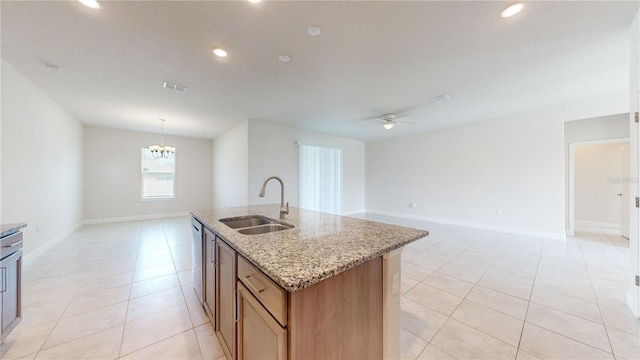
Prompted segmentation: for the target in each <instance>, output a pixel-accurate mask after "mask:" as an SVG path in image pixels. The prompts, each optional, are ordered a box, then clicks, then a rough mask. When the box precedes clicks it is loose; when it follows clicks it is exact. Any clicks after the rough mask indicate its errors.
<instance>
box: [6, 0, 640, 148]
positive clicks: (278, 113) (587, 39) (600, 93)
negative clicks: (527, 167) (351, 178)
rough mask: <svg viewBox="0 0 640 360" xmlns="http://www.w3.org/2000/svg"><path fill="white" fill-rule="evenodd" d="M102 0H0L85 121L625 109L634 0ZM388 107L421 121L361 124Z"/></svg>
mask: <svg viewBox="0 0 640 360" xmlns="http://www.w3.org/2000/svg"><path fill="white" fill-rule="evenodd" d="M102 3H103V5H104V6H103V8H102V9H101V10H92V9H89V8H86V7H84V6H83V5H81V4H80V3H78V2H76V1H30V2H26V1H5V0H3V1H1V2H0V6H1V9H0V14H1V17H2V18H1V20H2V22H1V26H2V29H1V30H2V33H1V36H2V49H1V50H2V57H3V58H5V59H6V60H7V61H8V62H9V63H11V64H12V65H14V66H15V67H16V68H17V69H18V70H19V71H21V72H22V73H23V74H25V75H26V76H27V77H28V78H29V79H31V80H32V81H33V82H35V83H36V84H37V85H38V86H40V87H41V88H42V89H43V90H44V91H45V92H47V93H48V94H49V95H50V96H51V97H52V98H54V99H55V100H56V101H58V102H59V103H60V104H61V105H62V106H63V107H64V108H66V109H67V110H68V111H69V112H70V113H71V114H73V115H74V116H76V117H77V118H78V119H79V120H80V121H82V122H83V123H86V124H95V125H100V126H108V127H117V128H126V129H132V130H142V131H150V132H158V131H159V125H160V124H159V122H158V118H164V119H167V122H166V124H165V127H166V132H167V133H171V134H176V135H186V136H194V137H203V138H214V137H216V136H217V135H219V134H221V133H222V132H224V131H226V130H228V129H229V128H230V127H232V126H233V125H234V124H236V123H239V122H241V121H244V120H247V119H262V120H267V121H272V122H277V123H281V124H285V125H290V126H296V127H301V128H306V129H310V130H315V131H320V132H325V133H330V134H336V135H341V136H345V137H350V138H355V139H360V140H374V139H383V138H385V137H389V136H398V135H402V134H409V133H414V132H416V131H427V130H432V129H437V128H442V127H448V126H458V125H462V124H466V123H471V122H477V121H486V120H491V119H522V118H531V119H535V118H536V117H542V116H549V115H550V114H554V113H555V114H558V113H561V114H563V116H566V117H567V118H566V120H573V119H576V118H580V117H591V116H600V115H609V114H615V113H622V112H628V109H629V108H628V102H629V99H628V96H629V95H628V89H629V85H628V83H629V27H630V25H631V21H632V20H633V18H634V16H635V14H636V12H637V11H638V4H639V3H638V1H622V2H616V1H569V2H560V1H546V2H527V4H526V6H525V8H524V10H523V11H522V12H521V13H520V14H518V15H517V16H515V17H513V18H509V19H503V18H501V17H500V16H499V13H500V11H501V10H502V9H503V8H504V6H505V5H506V2H503V1H424V2H422V1H409V2H404V1H403V2H400V1H385V2H383V1H375V2H364V1H344V2H339V1H269V0H265V1H264V2H262V3H261V4H258V5H254V4H251V3H249V2H248V1H244V0H242V1H240V0H238V1H226V2H222V1H193V2H191V1H103V2H102ZM310 25H318V26H320V27H321V28H322V33H321V34H320V35H319V36H317V37H312V36H310V35H309V34H308V33H307V28H308V27H309V26H310ZM213 45H221V46H223V47H225V48H226V49H227V50H228V51H229V53H230V56H229V57H228V58H226V59H219V58H216V57H215V56H213V55H212V54H211V52H210V48H211V46H213ZM280 54H287V55H289V56H290V57H291V61H290V62H288V63H283V62H280V61H279V60H278V55H280ZM47 63H49V64H54V65H57V66H59V67H61V68H62V69H63V71H61V72H53V71H50V70H47V69H46V68H45V66H44V64H47ZM163 81H170V82H174V83H177V84H181V85H185V86H187V87H188V91H187V92H186V93H177V92H173V91H169V90H167V89H164V88H162V86H161V85H162V83H163ZM3 90H4V89H3ZM440 94H448V95H449V96H450V97H451V99H450V100H449V101H447V102H444V103H435V102H433V101H432V100H431V97H433V96H436V95H440ZM390 112H393V113H397V114H399V115H404V114H411V115H413V117H412V118H411V120H410V121H413V122H415V125H403V126H396V127H395V128H394V129H392V130H385V129H383V128H382V126H381V125H379V126H365V125H366V124H368V123H370V122H366V121H363V119H367V118H370V117H373V116H378V115H382V114H384V113H390Z"/></svg>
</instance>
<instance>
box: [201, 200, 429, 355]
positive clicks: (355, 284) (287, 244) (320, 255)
mask: <svg viewBox="0 0 640 360" xmlns="http://www.w3.org/2000/svg"><path fill="white" fill-rule="evenodd" d="M279 210H280V207H279V206H277V205H264V206H247V207H235V208H222V209H215V210H208V211H193V212H192V214H193V216H194V221H197V222H198V223H199V224H202V225H203V226H204V231H203V234H202V244H203V245H202V249H201V250H202V254H203V255H202V256H203V261H202V264H203V265H202V267H203V269H202V274H203V278H204V281H203V282H204V287H205V288H206V287H209V288H214V289H215V291H204V292H203V293H204V294H205V296H204V300H203V305H205V306H204V307H205V310H208V311H207V313H208V314H209V316H210V318H211V320H212V323H213V324H214V327H215V328H216V333H217V334H218V338H219V339H220V340H221V341H220V342H221V345H222V347H223V350H225V354H226V355H227V357H228V358H232V359H235V358H238V359H242V358H251V357H252V355H253V354H255V355H259V356H260V357H262V358H266V357H273V358H291V359H297V358H367V359H371V358H397V357H398V356H399V320H400V319H399V318H400V253H401V250H402V247H403V246H404V245H406V244H408V243H410V242H412V241H415V240H417V239H420V238H422V237H425V236H427V235H428V233H427V232H426V231H424V230H417V229H411V228H406V227H401V226H395V225H389V224H382V223H377V222H372V221H367V220H362V219H356V218H350V217H344V216H337V215H332V214H326V213H320V212H315V211H309V210H304V209H298V208H291V211H290V214H289V216H288V217H287V219H284V220H277V219H278V213H279ZM252 216H253V217H254V218H255V217H256V216H261V217H267V218H270V222H272V223H274V224H279V223H281V224H282V225H284V226H286V227H291V226H293V227H292V228H286V229H283V230H280V231H273V232H269V233H264V234H257V235H244V234H242V233H240V232H239V231H238V230H239V229H233V228H231V227H229V226H227V224H231V222H230V221H233V220H237V219H247V218H250V217H252ZM221 219H223V220H224V221H222V222H221V221H220V220H221ZM225 222H227V224H225ZM196 225H197V224H196ZM196 225H194V227H196ZM276 226H277V225H276ZM254 227H255V226H254ZM257 227H260V225H258V226H257ZM207 266H209V270H207ZM196 270H199V269H196ZM207 273H208V274H209V276H207ZM236 292H237V296H236V295H235V294H236ZM206 294H209V295H210V296H206ZM206 304H208V306H206ZM213 308H215V310H214V309H213ZM236 323H237V327H236ZM266 354H269V356H267V355H266ZM271 355H273V356H271Z"/></svg>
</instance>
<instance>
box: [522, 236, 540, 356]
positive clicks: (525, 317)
mask: <svg viewBox="0 0 640 360" xmlns="http://www.w3.org/2000/svg"><path fill="white" fill-rule="evenodd" d="M544 247H545V245H544V243H543V244H542V249H541V250H540V253H539V255H538V264H537V265H536V273H535V274H534V275H533V283H532V284H531V293H530V294H529V300H527V311H525V313H524V321H523V322H522V330H520V340H519V341H518V347H517V350H516V358H517V357H518V353H520V346H521V345H522V337H523V336H524V327H525V326H526V325H527V317H528V316H529V307H530V306H531V297H532V296H533V289H534V288H535V286H536V280H537V279H538V271H539V270H540V263H542V255H543V254H544ZM523 351H524V350H523Z"/></svg>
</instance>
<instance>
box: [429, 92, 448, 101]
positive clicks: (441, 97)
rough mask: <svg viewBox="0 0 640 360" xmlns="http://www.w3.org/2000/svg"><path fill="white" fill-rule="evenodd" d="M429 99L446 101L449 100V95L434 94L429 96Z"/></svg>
mask: <svg viewBox="0 0 640 360" xmlns="http://www.w3.org/2000/svg"><path fill="white" fill-rule="evenodd" d="M431 100H433V101H435V102H443V101H447V100H449V95H446V94H442V95H438V96H434V97H432V98H431Z"/></svg>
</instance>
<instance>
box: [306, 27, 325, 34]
mask: <svg viewBox="0 0 640 360" xmlns="http://www.w3.org/2000/svg"><path fill="white" fill-rule="evenodd" d="M307 31H308V32H309V35H311V36H318V35H320V32H321V31H322V29H320V26H316V25H312V26H309V29H308V30H307Z"/></svg>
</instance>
